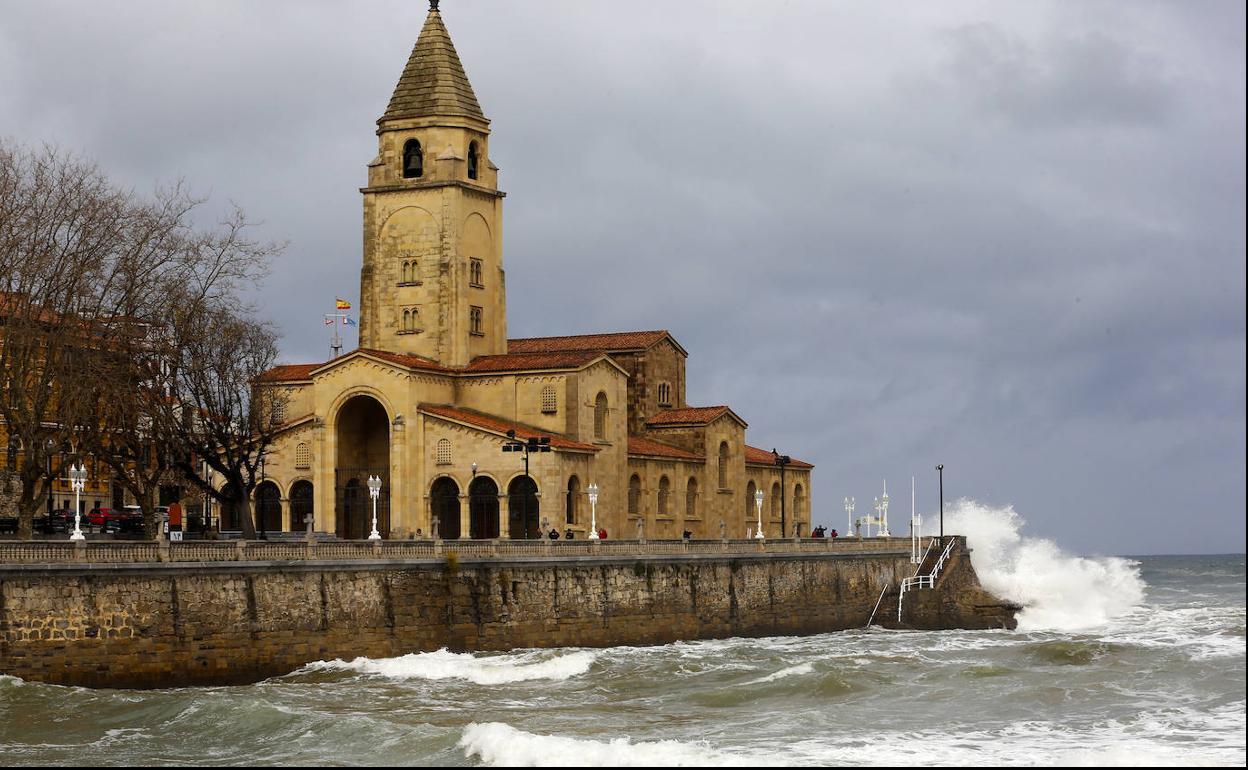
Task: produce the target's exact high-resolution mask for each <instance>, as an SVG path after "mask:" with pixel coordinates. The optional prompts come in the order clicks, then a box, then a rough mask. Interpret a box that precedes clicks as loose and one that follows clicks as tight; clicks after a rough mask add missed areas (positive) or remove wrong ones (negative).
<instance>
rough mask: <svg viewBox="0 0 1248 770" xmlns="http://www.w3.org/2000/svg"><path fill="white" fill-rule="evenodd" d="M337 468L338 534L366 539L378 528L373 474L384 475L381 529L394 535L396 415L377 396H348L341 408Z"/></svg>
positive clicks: (379, 505) (379, 513)
mask: <svg viewBox="0 0 1248 770" xmlns="http://www.w3.org/2000/svg"><path fill="white" fill-rule="evenodd" d="M336 424H337V436H336V443H337V449H338V456H337V458H336V464H335V466H334V507H335V514H336V515H335V523H336V526H335V530H336V532H337V534H338V537H341V538H346V539H350V540H361V539H363V538H366V537H368V535H369V533H370V532H371V531H372V528H373V501H372V498H371V497H370V496H369V492H368V478H369V477H370V476H378V477H380V478H381V494H380V495H379V496H378V498H377V531H378V532H380V533H381V536H382V537H389V535H390V418H389V417H388V416H387V415H386V408H385V407H384V406H382V405H381V402H380V401H378V400H377V399H375V398H373V397H372V396H369V395H365V394H360V395H356V396H352V397H351V398H349V399H347V401H346V403H344V404H343V405H342V407H341V408H340V409H339V410H338V417H337V420H336Z"/></svg>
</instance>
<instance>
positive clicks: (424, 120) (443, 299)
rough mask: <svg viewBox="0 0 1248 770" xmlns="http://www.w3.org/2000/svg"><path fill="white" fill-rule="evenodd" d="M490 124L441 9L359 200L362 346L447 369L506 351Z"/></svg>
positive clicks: (383, 126) (419, 44)
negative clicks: (425, 360)
mask: <svg viewBox="0 0 1248 770" xmlns="http://www.w3.org/2000/svg"><path fill="white" fill-rule="evenodd" d="M489 137H490V121H489V120H487V119H486V117H485V115H484V114H483V113H482V112H481V107H480V105H478V104H477V97H476V95H475V94H474V93H473V91H472V85H471V84H470V83H469V82H468V76H467V75H466V74H464V68H463V65H462V64H460V61H459V55H458V54H456V53H455V46H454V45H453V44H452V43H451V37H450V34H448V33H447V31H446V26H445V25H444V24H443V23H442V15H441V13H440V12H439V10H438V2H437V0H431V2H430V8H429V15H428V16H427V17H426V19H425V25H424V27H423V28H422V29H421V30H420V36H419V37H418V38H417V40H416V45H415V47H414V48H413V49H412V55H411V56H410V57H409V58H408V60H407V66H406V67H404V68H403V74H402V75H401V76H400V77H399V83H398V85H397V86H395V88H394V94H393V95H392V96H391V97H390V104H389V106H387V107H386V111H385V114H383V115H382V116H381V117H380V118H379V119H378V120H377V140H378V152H377V157H376V158H374V159H373V161H372V162H371V163H369V164H368V186H367V187H364V188H362V189H361V190H360V192H361V193H363V194H364V264H363V267H362V269H361V271H360V347H361V348H373V349H377V350H385V351H390V352H395V353H414V354H416V355H420V356H424V357H426V358H431V359H433V360H435V361H438V362H439V363H442V364H443V365H446V366H463V365H465V364H467V363H468V362H469V361H470V360H472V358H474V357H476V356H481V355H492V354H500V353H506V352H507V314H506V292H505V286H504V283H503V250H502V243H503V239H502V216H503V196H504V193H502V192H500V191H499V189H498V168H497V167H496V166H495V165H494V164H493V163H491V162H490V154H489Z"/></svg>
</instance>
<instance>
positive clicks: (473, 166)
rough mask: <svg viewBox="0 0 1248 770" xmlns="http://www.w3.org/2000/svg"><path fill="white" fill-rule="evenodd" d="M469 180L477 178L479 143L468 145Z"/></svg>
mask: <svg viewBox="0 0 1248 770" xmlns="http://www.w3.org/2000/svg"><path fill="white" fill-rule="evenodd" d="M468 178H469V179H476V178H477V143H476V142H469V143H468Z"/></svg>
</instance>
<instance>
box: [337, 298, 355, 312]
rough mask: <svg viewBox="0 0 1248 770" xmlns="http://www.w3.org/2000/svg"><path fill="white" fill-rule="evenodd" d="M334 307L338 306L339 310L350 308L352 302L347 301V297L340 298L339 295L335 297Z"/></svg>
mask: <svg viewBox="0 0 1248 770" xmlns="http://www.w3.org/2000/svg"><path fill="white" fill-rule="evenodd" d="M334 307H335V308H337V309H338V310H350V309H351V303H350V302H347V301H346V300H345V299H339V298H338V297H335V298H334Z"/></svg>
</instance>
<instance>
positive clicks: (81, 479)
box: [69, 460, 87, 540]
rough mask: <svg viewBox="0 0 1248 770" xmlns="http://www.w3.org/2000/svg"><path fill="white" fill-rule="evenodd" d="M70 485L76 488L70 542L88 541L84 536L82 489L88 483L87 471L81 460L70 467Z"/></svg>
mask: <svg viewBox="0 0 1248 770" xmlns="http://www.w3.org/2000/svg"><path fill="white" fill-rule="evenodd" d="M69 483H70V484H72V485H73V487H74V531H73V533H72V534H70V536H69V539H70V540H86V537H84V536H83V534H82V523H81V516H82V514H81V510H82V503H81V498H82V488H83V486H85V485H86V483H87V469H86V468H85V467H83V465H82V461H81V460H79V461H78V464H77V465H71V466H69Z"/></svg>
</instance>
